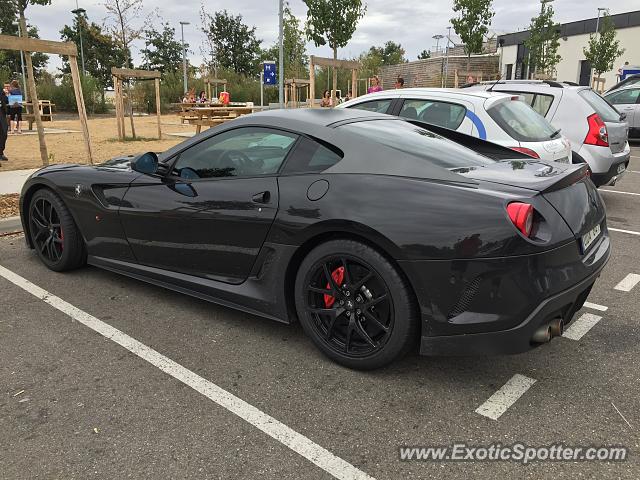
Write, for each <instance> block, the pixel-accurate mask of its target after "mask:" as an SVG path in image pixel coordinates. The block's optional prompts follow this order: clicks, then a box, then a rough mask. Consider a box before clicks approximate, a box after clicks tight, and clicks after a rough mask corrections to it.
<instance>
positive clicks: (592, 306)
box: [583, 302, 609, 312]
mask: <svg viewBox="0 0 640 480" xmlns="http://www.w3.org/2000/svg"><path fill="white" fill-rule="evenodd" d="M583 306H584V307H586V308H590V309H591V310H599V311H601V312H606V311H607V310H609V307H605V306H604V305H598V304H597V303H591V302H584V305H583Z"/></svg>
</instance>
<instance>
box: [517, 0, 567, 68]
mask: <svg viewBox="0 0 640 480" xmlns="http://www.w3.org/2000/svg"><path fill="white" fill-rule="evenodd" d="M550 1H551V0H540V14H539V15H538V16H537V17H534V18H532V19H531V25H530V26H529V38H528V39H527V40H525V42H524V44H525V46H526V47H527V48H528V49H529V61H528V62H527V63H528V64H529V72H531V70H533V71H534V73H539V72H542V73H544V74H546V75H550V76H552V75H553V72H554V70H555V67H556V65H557V64H558V62H560V60H561V57H560V55H558V47H559V46H560V24H558V23H554V21H553V14H554V12H553V7H552V6H551V5H550Z"/></svg>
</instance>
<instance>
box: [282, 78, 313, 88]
mask: <svg viewBox="0 0 640 480" xmlns="http://www.w3.org/2000/svg"><path fill="white" fill-rule="evenodd" d="M284 83H285V85H290V84H292V83H295V84H296V85H298V86H299V87H303V86H305V85H308V84H309V83H310V80H308V79H306V78H288V79H286V80H285V81H284Z"/></svg>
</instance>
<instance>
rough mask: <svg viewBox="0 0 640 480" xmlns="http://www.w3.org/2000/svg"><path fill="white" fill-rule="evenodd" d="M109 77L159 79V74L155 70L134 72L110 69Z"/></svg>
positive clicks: (129, 69) (128, 69)
mask: <svg viewBox="0 0 640 480" xmlns="http://www.w3.org/2000/svg"><path fill="white" fill-rule="evenodd" d="M111 75H115V76H117V77H120V78H125V79H126V78H160V77H161V74H160V72H158V71H156V70H134V69H132V68H116V67H112V68H111Z"/></svg>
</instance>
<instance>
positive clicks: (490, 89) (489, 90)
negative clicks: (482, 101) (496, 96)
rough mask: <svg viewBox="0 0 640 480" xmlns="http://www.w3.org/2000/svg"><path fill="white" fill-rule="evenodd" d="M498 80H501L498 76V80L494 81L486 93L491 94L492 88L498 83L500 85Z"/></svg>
mask: <svg viewBox="0 0 640 480" xmlns="http://www.w3.org/2000/svg"><path fill="white" fill-rule="evenodd" d="M500 80H502V79H501V78H500V75H498V79H497V80H496V81H495V83H494V84H493V85H491V86H490V87H489V88H488V89H487V92H493V87H495V86H496V85H497V84H498V83H500Z"/></svg>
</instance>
